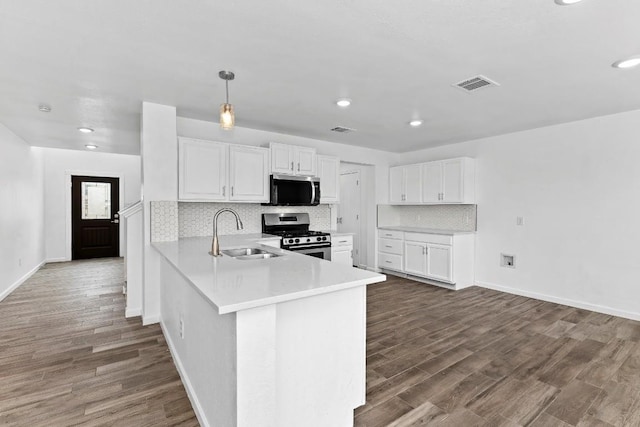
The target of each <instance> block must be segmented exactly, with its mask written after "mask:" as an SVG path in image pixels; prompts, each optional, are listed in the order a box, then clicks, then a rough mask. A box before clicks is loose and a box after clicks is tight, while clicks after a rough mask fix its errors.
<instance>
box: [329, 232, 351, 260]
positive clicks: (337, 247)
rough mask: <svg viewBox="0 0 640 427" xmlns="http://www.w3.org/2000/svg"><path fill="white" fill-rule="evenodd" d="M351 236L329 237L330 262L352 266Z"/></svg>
mask: <svg viewBox="0 0 640 427" xmlns="http://www.w3.org/2000/svg"><path fill="white" fill-rule="evenodd" d="M352 251H353V236H350V235H346V236H345V235H334V234H332V235H331V262H337V263H338V264H344V265H348V266H353V256H352V254H351V252H352Z"/></svg>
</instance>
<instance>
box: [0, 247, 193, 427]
mask: <svg viewBox="0 0 640 427" xmlns="http://www.w3.org/2000/svg"><path fill="white" fill-rule="evenodd" d="M122 277H123V263H122V260H121V259H118V258H116V259H114V258H109V259H101V260H90V261H74V262H68V263H58V264H47V265H46V266H45V267H43V268H42V269H41V270H39V271H38V272H37V273H36V274H35V275H33V276H32V277H31V278H30V279H29V280H28V281H27V282H25V283H24V284H23V285H22V286H20V287H19V288H18V289H17V290H16V291H14V292H13V293H12V294H11V295H9V296H8V297H7V298H6V299H5V300H4V301H2V302H0V425H3V426H4V425H7V426H29V427H36V426H71V425H74V426H75V425H82V426H97V425H109V426H178V425H180V426H197V425H198V422H197V420H196V418H195V414H194V413H193V411H192V409H191V405H190V403H189V400H188V398H187V395H186V393H185V390H184V388H183V386H182V383H181V381H180V378H179V376H178V373H177V371H176V368H175V366H174V365H173V361H172V359H171V356H170V354H169V350H168V348H167V345H166V342H165V340H164V338H163V336H162V331H161V329H160V327H159V326H158V325H152V326H142V323H141V321H140V318H134V319H130V320H127V319H125V317H124V298H123V295H122V282H123V280H122Z"/></svg>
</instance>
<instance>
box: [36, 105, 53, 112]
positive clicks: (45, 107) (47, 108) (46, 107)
mask: <svg viewBox="0 0 640 427" xmlns="http://www.w3.org/2000/svg"><path fill="white" fill-rule="evenodd" d="M38 110H40V111H42V112H43V113H50V112H51V106H50V105H47V104H40V105H38Z"/></svg>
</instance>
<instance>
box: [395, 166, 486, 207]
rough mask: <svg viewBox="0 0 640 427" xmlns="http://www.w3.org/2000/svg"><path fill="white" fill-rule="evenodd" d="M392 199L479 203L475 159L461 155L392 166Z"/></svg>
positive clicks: (419, 201)
mask: <svg viewBox="0 0 640 427" xmlns="http://www.w3.org/2000/svg"><path fill="white" fill-rule="evenodd" d="M389 203H390V204H446V203H475V162H474V160H473V159H471V158H468V157H460V158H455V159H448V160H440V161H436V162H428V163H419V164H414V165H406V166H395V167H392V168H390V169H389Z"/></svg>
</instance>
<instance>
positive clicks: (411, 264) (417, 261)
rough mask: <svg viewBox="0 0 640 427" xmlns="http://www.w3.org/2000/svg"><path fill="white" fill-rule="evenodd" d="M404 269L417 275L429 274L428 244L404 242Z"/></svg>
mask: <svg viewBox="0 0 640 427" xmlns="http://www.w3.org/2000/svg"><path fill="white" fill-rule="evenodd" d="M404 271H405V273H408V274H415V275H417V276H427V275H428V274H427V244H426V243H422V242H404Z"/></svg>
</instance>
